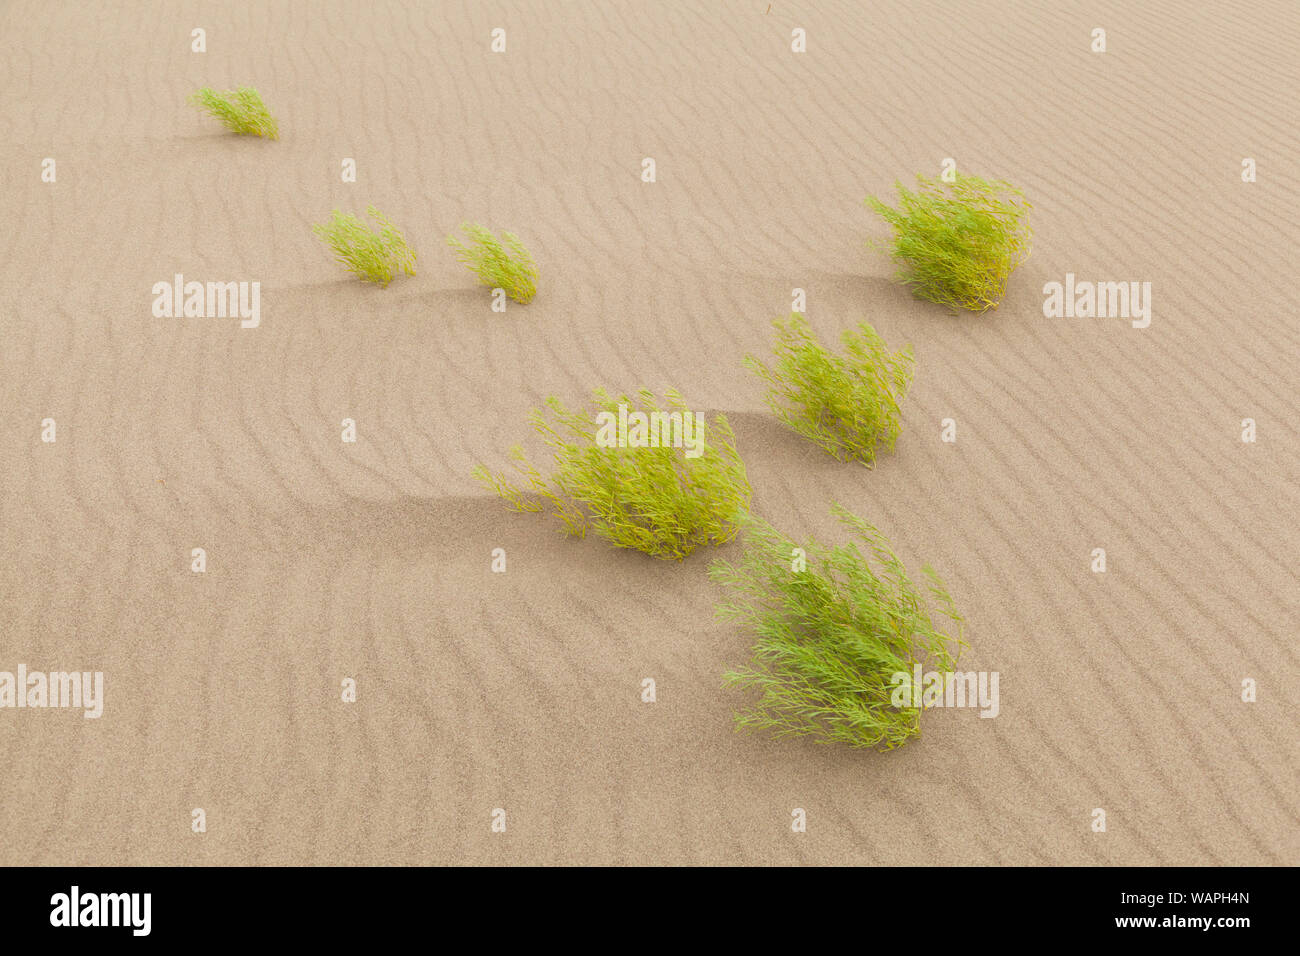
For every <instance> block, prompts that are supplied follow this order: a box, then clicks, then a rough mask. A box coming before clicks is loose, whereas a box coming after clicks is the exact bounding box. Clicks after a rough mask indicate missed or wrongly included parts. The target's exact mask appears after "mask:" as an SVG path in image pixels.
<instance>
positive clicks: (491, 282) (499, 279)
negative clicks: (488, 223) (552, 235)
mask: <svg viewBox="0 0 1300 956" xmlns="http://www.w3.org/2000/svg"><path fill="white" fill-rule="evenodd" d="M460 228H461V231H462V232H464V233H465V235H466V236H467V237H468V238H469V244H468V245H467V244H465V243H463V242H461V241H460V240H459V239H457V238H456V237H455V236H448V237H447V245H449V246H451V247H452V248H453V249H454V250H456V258H457V259H459V260H460V261H461V262H463V263H465V265H466V266H467V267H468V268H469V270H470V271H471V272H473V273H474V274H475V275H476V276H478V281H479V282H480V283H481V284H483V285H485V286H489V287H491V288H494V289H505V291H506V295H508V296H510V298H512V299H514V300H515V301H516V302H520V303H523V302H529V301H531V299H532V298H533V296H534V295H535V294H536V293H537V266H536V265H534V264H533V257H532V256H531V255H530V254H529V252H528V250H527V249H525V248H524V244H523V243H522V242H520V241H519V237H518V236H516V235H515V234H514V233H512V232H503V233H502V234H501V236H502V238H503V239H504V240H505V242H504V243H503V242H502V241H501V240H500V239H498V238H497V237H496V236H494V235H493V234H492V232H491V230H489V229H486V228H484V227H483V226H480V225H477V224H475V223H469V222H467V223H463V224H462V225H461V227H460Z"/></svg>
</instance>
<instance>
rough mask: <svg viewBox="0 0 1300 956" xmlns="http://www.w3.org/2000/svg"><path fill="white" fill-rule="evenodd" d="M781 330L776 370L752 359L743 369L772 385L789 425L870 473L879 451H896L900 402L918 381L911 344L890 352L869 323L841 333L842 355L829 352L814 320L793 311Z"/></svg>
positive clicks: (770, 398)
mask: <svg viewBox="0 0 1300 956" xmlns="http://www.w3.org/2000/svg"><path fill="white" fill-rule="evenodd" d="M772 325H773V326H774V327H775V328H776V336H777V337H776V345H775V347H774V349H773V351H774V352H775V353H776V358H775V361H774V362H773V364H772V365H771V366H769V365H767V364H765V363H764V362H763V361H761V360H760V359H757V358H755V357H754V356H752V355H746V356H745V367H746V368H748V369H749V370H750V371H752V372H754V373H755V374H757V375H758V376H759V377H760V378H762V379H763V381H765V382H766V383H767V385H768V390H767V404H768V407H770V408H771V409H772V411H773V412H775V413H776V416H777V418H779V419H780V420H781V421H782V422H783V423H784V424H785V425H786V427H788V428H790V429H792V430H794V431H795V432H797V433H798V434H800V435H802V436H804V437H805V438H807V439H809V440H811V441H813V442H816V443H817V444H818V445H820V446H821V447H822V448H824V449H826V451H828V452H830V453H831V454H832V455H834V456H835V457H836V458H838V459H839V460H840V461H851V460H854V459H856V460H857V461H860V462H862V463H863V464H864V465H866V466H867V467H868V468H870V467H872V466H873V465H874V464H875V461H876V446H877V445H883V446H884V448H885V449H886V450H887V451H893V450H894V443H895V442H896V441H897V440H898V435H899V433H900V432H901V431H902V425H900V424H899V420H898V416H899V410H898V406H899V403H900V402H901V401H902V400H903V397H904V396H905V395H906V394H907V389H908V386H909V385H910V384H911V381H912V368H913V365H914V363H915V360H914V359H913V357H912V349H911V346H906V347H904V348H903V349H901V350H900V351H898V352H890V351H889V348H888V346H886V345H885V340H884V339H882V338H881V337H880V336H879V335H878V334H877V332H876V330H875V329H873V328H872V327H871V326H870V325H868V324H867V323H866V322H861V323H859V324H858V328H857V331H854V330H853V329H845V330H844V332H843V334H842V335H841V340H842V341H843V343H844V349H845V353H846V354H844V355H837V354H835V353H834V352H830V351H828V350H827V349H826V348H825V347H824V346H823V345H822V344H821V342H819V341H818V340H817V337H816V335H814V334H813V331H812V329H811V328H810V327H809V325H808V322H807V320H806V319H804V317H803V316H802V315H799V314H798V313H794V314H792V315H791V316H790V318H789V319H788V320H787V321H785V322H783V321H781V320H780V319H777V320H776V321H774V322H773V323H772Z"/></svg>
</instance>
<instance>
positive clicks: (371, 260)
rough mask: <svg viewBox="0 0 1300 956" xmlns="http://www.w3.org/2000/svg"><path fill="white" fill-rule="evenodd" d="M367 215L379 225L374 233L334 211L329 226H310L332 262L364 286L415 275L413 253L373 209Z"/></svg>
mask: <svg viewBox="0 0 1300 956" xmlns="http://www.w3.org/2000/svg"><path fill="white" fill-rule="evenodd" d="M366 214H367V215H368V216H370V218H371V219H373V220H375V222H377V223H379V227H380V228H379V231H378V232H376V231H374V230H373V229H371V228H370V227H369V226H367V225H366V224H365V223H363V222H362V221H361V220H360V219H358V218H357V217H356V216H353V215H351V214H350V213H342V212H339V211H338V210H337V209H335V210H334V212H333V214H332V215H331V217H330V221H329V222H324V223H320V224H318V225H315V226H312V227H311V229H312V232H314V233H316V235H318V236H320V238H321V239H322V240H323V241H324V243H325V245H327V246H329V247H330V248H331V249H332V250H334V258H335V259H337V260H338V261H339V262H341V263H343V265H344V266H345V267H346V268H347V269H348V270H349V271H351V272H353V273H355V274H356V275H357V276H359V277H360V278H361V279H362V280H364V281H366V282H379V283H381V284H383V285H388V283H390V282H392V281H393V279H395V278H396V277H397V274H398V273H399V272H405V273H406V274H407V275H408V276H413V275H415V250H414V249H412V248H411V247H410V246H408V245H407V244H406V239H405V238H404V237H403V236H402V233H401V232H400V231H399V230H398V229H397V227H396V226H394V225H393V224H392V223H391V222H389V220H388V219H387V217H385V216H384V215H383V213H381V212H380V211H379V210H378V209H376V208H375V207H374V206H370V207H368V208H367V209H366Z"/></svg>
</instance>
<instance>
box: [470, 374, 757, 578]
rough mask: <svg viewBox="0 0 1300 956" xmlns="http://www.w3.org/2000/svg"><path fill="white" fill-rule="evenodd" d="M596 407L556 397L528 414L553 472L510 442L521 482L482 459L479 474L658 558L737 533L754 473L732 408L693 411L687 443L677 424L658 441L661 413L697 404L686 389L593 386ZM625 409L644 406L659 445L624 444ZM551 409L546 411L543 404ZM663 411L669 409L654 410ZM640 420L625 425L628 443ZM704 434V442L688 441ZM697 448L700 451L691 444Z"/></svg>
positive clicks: (510, 496) (582, 527)
mask: <svg viewBox="0 0 1300 956" xmlns="http://www.w3.org/2000/svg"><path fill="white" fill-rule="evenodd" d="M592 394H593V396H594V398H595V405H596V407H595V409H594V410H593V409H590V408H584V409H578V410H576V411H570V410H569V409H567V408H565V407H564V406H563V405H562V404H561V403H560V401H559V399H557V398H554V397H552V398H548V399H547V400H546V406H547V408H546V411H543V410H541V409H534V410H533V413H532V416H531V417H530V423H531V424H532V426H533V427H534V428H535V429H536V430H537V432H538V433H539V434H540V435H541V436H542V438H543V440H544V441H545V442H546V444H547V445H548V446H549V447H550V451H551V455H552V458H553V459H554V470H553V472H552V474H551V476H550V477H549V478H547V477H544V476H543V475H542V473H541V472H540V471H539V470H538V469H537V468H536V467H535V466H534V465H533V464H532V463H531V462H530V461H528V459H527V458H526V457H525V455H524V450H523V449H522V448H521V447H518V446H516V447H514V448H512V449H511V451H510V456H511V458H512V459H513V467H514V469H515V471H516V472H518V474H519V476H520V477H521V478H522V479H523V481H522V487H520V486H517V485H515V484H513V483H512V482H511V481H510V479H509V478H508V477H506V476H505V475H504V474H492V473H491V472H489V471H488V470H487V468H485V467H484V466H482V465H479V466H478V467H477V468H475V469H474V477H475V478H477V479H478V480H479V481H481V482H483V483H484V484H485V485H487V486H488V487H489V488H491V489H492V490H493V491H495V492H496V493H497V494H498V495H500V496H501V497H502V498H504V499H505V500H506V501H508V502H509V503H510V504H511V506H512V507H513V508H514V509H515V510H516V511H541V510H542V509H543V507H544V505H545V504H546V503H549V504H550V506H551V509H552V513H553V514H554V515H555V516H556V517H557V518H559V519H560V521H561V523H562V524H563V525H564V531H565V533H567V534H572V535H576V536H578V537H583V536H585V535H586V533H587V530H588V529H592V530H594V531H595V533H596V534H597V535H598V536H600V537H602V538H605V539H606V540H608V541H611V542H613V543H614V544H616V545H618V546H619V547H621V548H635V549H637V550H638V551H644V552H645V553H646V554H649V555H653V556H654V557H656V558H671V559H673V560H677V561H680V560H682V559H683V558H685V557H686V556H687V555H689V554H690V553H691V552H692V551H694V550H695V549H696V548H697V547H698V546H700V545H703V544H712V545H718V544H722V543H724V542H726V541H730V540H731V539H732V538H734V537H735V536H736V532H737V531H738V521H739V520H741V518H742V517H743V516H744V515H745V514H747V513H748V511H749V495H750V489H749V479H748V478H747V477H746V475H745V465H744V462H742V461H741V459H740V455H739V454H737V452H736V446H735V435H734V434H733V433H732V431H731V426H730V425H729V424H728V423H727V419H726V416H724V415H715V416H714V418H713V420H712V421H711V422H708V423H707V428H706V427H705V421H704V416H703V415H696V416H694V421H695V428H696V429H700V430H701V431H699V432H698V433H697V432H695V431H690V432H689V433H687V432H686V430H685V429H683V430H682V434H683V437H684V439H685V441H684V444H686V445H687V447H684V448H678V447H671V441H672V440H673V439H674V437H675V434H676V433H675V432H669V434H668V435H667V436H665V438H666V439H667V441H665V442H660V441H658V438H659V436H660V435H661V434H662V432H661V431H660V430H659V429H657V428H656V427H655V424H656V422H661V421H664V420H667V416H671V415H675V416H677V418H678V419H679V420H681V421H683V422H685V421H687V420H688V419H686V416H687V415H688V414H691V413H690V412H689V411H688V409H687V408H686V403H685V402H684V401H683V400H682V397H681V395H680V394H679V393H678V392H676V391H675V390H673V389H668V390H667V391H666V392H665V395H666V397H667V400H668V407H667V409H664V408H662V406H660V404H659V402H658V401H657V400H656V398H655V396H654V394H653V393H652V392H651V391H650V390H649V389H641V390H640V391H639V392H638V393H637V395H638V399H639V400H633V399H629V398H628V397H627V396H626V395H620V396H618V397H617V398H615V397H612V396H610V395H609V393H607V392H606V391H605V390H604V389H596V390H595V391H594V392H593V393H592ZM620 404H622V405H624V406H626V409H627V413H628V419H629V420H631V421H634V418H633V416H634V415H635V413H637V412H641V413H645V414H646V415H647V418H648V421H649V423H650V429H649V432H648V434H649V435H651V436H654V437H655V443H656V444H657V445H659V447H622V448H620V447H617V442H618V425H617V422H618V421H619V405H620ZM546 412H549V415H548V414H546ZM654 413H659V414H660V415H661V416H663V417H662V418H656V417H655V414H654ZM632 436H633V429H632V428H631V427H630V428H629V430H628V439H629V443H631V441H632V440H633V438H632ZM695 436H697V437H698V439H699V440H700V441H702V445H700V444H695V445H694V446H693V447H691V439H692V437H695ZM696 450H698V451H700V452H701V453H700V454H698V455H697V456H695V457H692V456H691V455H688V454H687V452H688V451H690V452H693V451H696Z"/></svg>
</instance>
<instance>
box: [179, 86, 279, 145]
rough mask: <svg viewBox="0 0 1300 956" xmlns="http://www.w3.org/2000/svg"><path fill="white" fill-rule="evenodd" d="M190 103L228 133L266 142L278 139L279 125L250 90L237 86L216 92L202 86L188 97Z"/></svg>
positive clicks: (259, 96)
mask: <svg viewBox="0 0 1300 956" xmlns="http://www.w3.org/2000/svg"><path fill="white" fill-rule="evenodd" d="M190 102H191V103H193V104H194V105H195V106H197V107H198V108H199V109H201V110H203V111H204V112H206V113H209V114H211V115H212V116H215V117H216V118H217V119H219V120H221V122H222V123H223V124H225V127H226V129H228V130H230V131H231V132H234V133H239V134H240V135H243V136H262V137H265V138H266V139H279V138H280V124H279V123H277V122H276V121H275V117H274V116H272V115H271V112H270V110H268V109H267V108H266V104H265V103H263V102H262V97H261V95H260V94H259V93H258V92H257V90H255V89H253V88H252V87H248V86H241V87H240V88H239V89H237V90H226V91H225V92H224V93H218V92H217V91H216V90H213V89H209V88H208V87H206V86H205V87H203V89H201V90H198V91H196V92H194V93H191V94H190Z"/></svg>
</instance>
